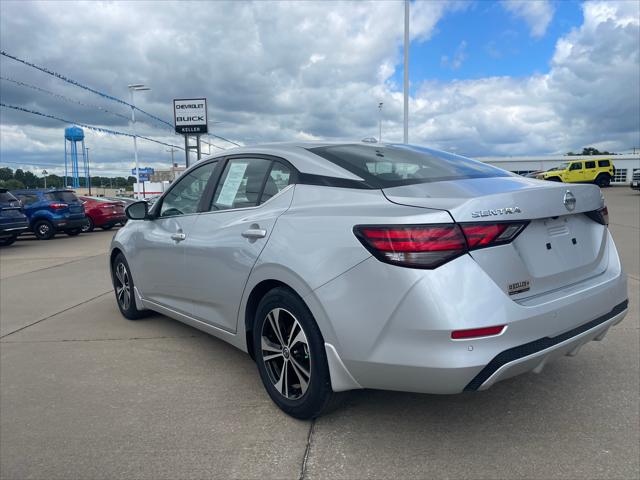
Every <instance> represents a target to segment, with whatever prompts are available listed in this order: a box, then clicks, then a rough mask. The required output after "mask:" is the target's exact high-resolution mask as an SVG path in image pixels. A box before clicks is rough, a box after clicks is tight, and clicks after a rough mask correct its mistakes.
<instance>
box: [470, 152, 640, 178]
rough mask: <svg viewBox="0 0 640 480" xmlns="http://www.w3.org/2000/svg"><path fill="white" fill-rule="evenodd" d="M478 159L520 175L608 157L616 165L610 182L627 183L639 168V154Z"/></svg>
mask: <svg viewBox="0 0 640 480" xmlns="http://www.w3.org/2000/svg"><path fill="white" fill-rule="evenodd" d="M475 158H476V159H477V160H480V161H482V162H485V163H489V164H491V165H495V166H496V167H500V168H502V169H504V170H509V171H510V172H514V173H517V174H520V175H524V174H527V173H530V172H535V171H537V170H549V169H550V168H552V167H557V166H558V165H560V164H561V163H565V162H571V161H575V160H604V159H610V160H611V161H612V162H613V165H614V166H615V167H616V173H615V176H614V178H612V179H611V183H618V184H629V183H631V177H632V176H633V172H635V171H637V170H640V154H638V153H635V154H623V155H571V156H567V155H557V156H549V155H544V156H542V155H541V156H523V157H475Z"/></svg>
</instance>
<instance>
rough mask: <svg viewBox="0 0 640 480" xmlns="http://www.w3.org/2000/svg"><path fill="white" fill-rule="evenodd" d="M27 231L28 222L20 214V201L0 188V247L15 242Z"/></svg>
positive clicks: (23, 215) (22, 214)
mask: <svg viewBox="0 0 640 480" xmlns="http://www.w3.org/2000/svg"><path fill="white" fill-rule="evenodd" d="M27 230H29V220H27V217H26V216H25V214H24V213H22V205H20V201H19V200H18V199H17V198H16V197H14V196H13V195H11V193H9V192H8V191H7V189H6V188H0V247H6V246H8V245H11V244H12V243H13V242H15V241H16V238H18V235H20V234H21V233H22V232H25V231H27Z"/></svg>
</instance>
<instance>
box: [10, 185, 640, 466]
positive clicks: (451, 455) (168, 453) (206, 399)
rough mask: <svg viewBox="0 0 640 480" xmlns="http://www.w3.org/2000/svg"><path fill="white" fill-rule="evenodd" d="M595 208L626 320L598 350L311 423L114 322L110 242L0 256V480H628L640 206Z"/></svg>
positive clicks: (366, 401) (638, 364) (383, 399)
mask: <svg viewBox="0 0 640 480" xmlns="http://www.w3.org/2000/svg"><path fill="white" fill-rule="evenodd" d="M605 196H606V199H607V204H608V206H609V212H610V219H611V224H610V229H611V231H612V233H613V236H614V239H615V241H616V243H617V246H618V249H619V251H620V255H621V258H622V261H623V264H624V268H625V271H626V273H627V275H628V279H629V296H630V312H629V314H628V316H627V318H626V319H625V320H624V321H623V322H622V323H621V324H619V325H618V326H616V327H614V328H613V329H612V330H611V331H610V332H609V334H608V335H607V337H606V338H605V339H604V340H603V341H602V342H592V343H591V344H589V345H587V346H585V348H584V349H582V351H581V352H580V354H579V355H578V356H577V357H573V358H569V357H565V358H562V359H560V360H559V361H557V362H555V363H553V364H551V365H549V366H547V368H546V369H545V370H544V371H543V372H542V373H541V374H539V375H535V374H527V375H524V376H520V377H517V378H514V379H511V380H507V381H505V382H502V383H499V384H497V385H495V386H494V387H493V388H492V389H490V390H488V391H486V392H480V393H469V394H461V395H456V396H435V395H417V394H405V393H397V392H382V391H370V390H368V391H359V392H355V393H353V394H351V395H349V397H348V400H347V402H346V404H345V405H344V406H343V407H342V408H341V409H339V410H337V411H335V412H333V413H331V414H329V415H327V416H325V417H322V418H320V419H318V420H316V421H315V422H303V421H298V420H294V419H292V418H290V417H288V416H286V415H285V414H284V413H282V412H281V411H280V410H278V409H277V408H276V407H275V405H273V404H272V402H271V400H270V399H269V398H268V396H267V394H266V392H265V391H264V389H263V387H262V385H261V383H260V380H259V377H258V374H257V371H256V368H255V365H254V364H253V362H252V361H251V359H250V358H249V357H248V356H247V355H246V354H244V353H242V352H240V351H237V350H235V349H234V348H232V347H230V346H229V345H227V344H225V343H223V342H222V341H220V340H217V339H215V338H212V337H209V336H207V335H205V334H203V333H201V332H199V331H197V330H194V329H192V328H191V327H188V326H185V325H182V324H180V323H178V322H176V321H173V320H171V319H168V318H166V317H163V316H160V315H155V316H151V317H149V318H147V319H144V320H140V321H136V322H131V321H127V320H125V319H124V318H123V317H122V316H121V315H120V314H119V312H118V309H117V306H116V303H115V300H114V296H113V294H112V291H111V285H110V280H109V275H108V269H107V260H106V251H107V247H108V245H109V241H110V239H111V236H112V235H113V232H103V231H96V232H94V233H91V234H86V235H85V234H83V235H80V236H79V237H75V238H71V237H67V236H66V235H59V236H57V237H56V238H55V239H54V240H51V241H48V242H44V241H36V240H35V239H32V238H28V237H25V238H24V239H22V240H20V241H18V242H16V244H15V245H14V246H12V247H9V248H5V249H3V250H1V251H0V279H1V291H0V294H1V298H0V300H1V302H0V336H1V340H0V477H1V478H3V479H23V478H37V479H58V478H60V479H63V478H64V479H94V478H95V479H97V478H153V479H158V478H172V479H173V478H283V479H297V478H365V477H366V478H527V479H531V478H541V479H548V478H571V479H574V478H625V479H626V478H630V479H631V478H638V477H639V476H640V466H639V458H640V429H639V422H640V414H639V402H640V400H639V398H640V380H639V378H640V337H639V315H638V304H639V303H640V300H639V298H638V297H639V291H640V253H639V250H640V246H639V245H640V194H639V193H638V192H634V191H631V190H630V189H629V188H624V187H617V188H609V189H606V190H605Z"/></svg>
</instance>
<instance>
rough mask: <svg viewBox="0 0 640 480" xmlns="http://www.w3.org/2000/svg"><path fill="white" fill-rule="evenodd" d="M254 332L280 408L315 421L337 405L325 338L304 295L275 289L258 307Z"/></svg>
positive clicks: (261, 370) (260, 360) (267, 383)
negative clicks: (299, 295)
mask: <svg viewBox="0 0 640 480" xmlns="http://www.w3.org/2000/svg"><path fill="white" fill-rule="evenodd" d="M252 333H253V346H254V355H255V359H256V363H257V365H258V371H259V373H260V378H261V380H262V383H263V384H264V387H265V389H266V390H267V393H268V394H269V396H270V397H271V399H272V400H273V402H274V403H275V404H276V405H277V406H278V407H280V409H282V410H283V411H284V412H285V413H287V414H289V415H291V416H292V417H295V418H299V419H310V418H316V417H318V416H319V415H321V414H322V413H324V412H326V411H327V410H329V409H330V408H331V407H333V406H335V405H336V403H337V402H336V399H337V398H338V397H339V396H338V395H337V394H336V393H334V392H333V390H332V389H331V378H330V376H329V367H328V364H327V356H326V352H325V348H324V340H323V338H322V334H321V332H320V329H319V328H318V325H317V324H316V322H315V320H314V318H313V315H312V314H311V312H310V311H309V309H308V308H307V306H306V305H305V303H304V302H303V301H302V300H301V299H300V297H298V296H297V295H296V294H295V293H293V292H292V291H291V290H289V289H287V288H282V287H278V288H274V289H273V290H271V291H269V292H268V293H267V294H266V295H265V296H264V297H263V298H262V300H261V301H260V303H259V304H258V308H257V311H256V316H255V321H254V327H253V332H252ZM292 333H293V335H292ZM283 377H284V378H283ZM305 384H306V386H305Z"/></svg>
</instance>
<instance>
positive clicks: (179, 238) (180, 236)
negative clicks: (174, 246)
mask: <svg viewBox="0 0 640 480" xmlns="http://www.w3.org/2000/svg"><path fill="white" fill-rule="evenodd" d="M185 238H187V236H186V235H185V234H184V233H182V232H176V233H172V234H171V240H175V241H176V242H181V241H182V240H184V239H185Z"/></svg>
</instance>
